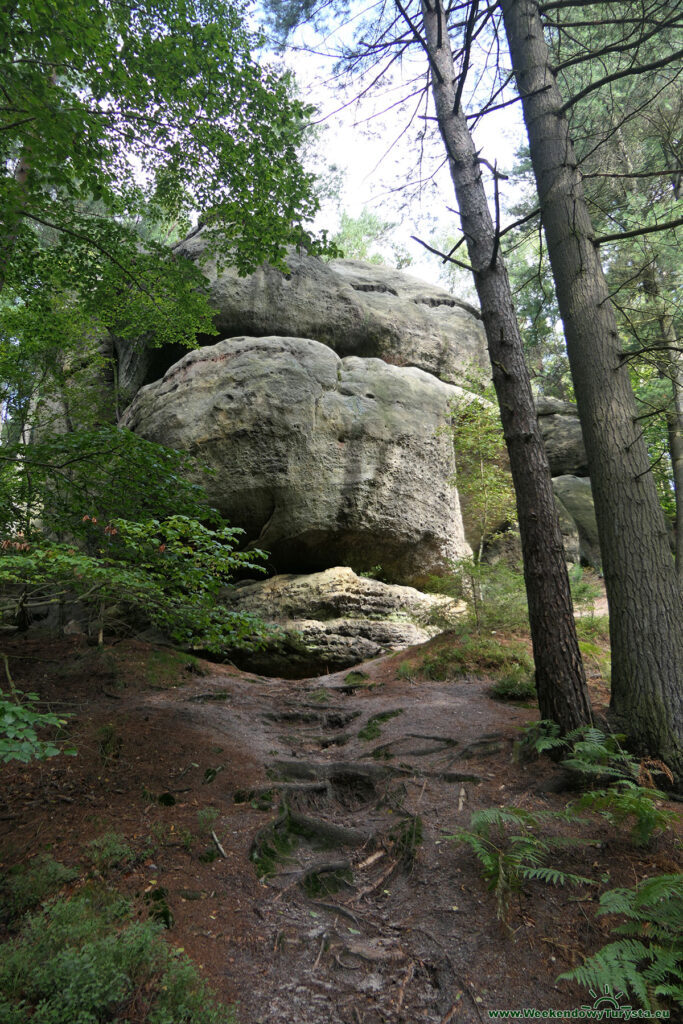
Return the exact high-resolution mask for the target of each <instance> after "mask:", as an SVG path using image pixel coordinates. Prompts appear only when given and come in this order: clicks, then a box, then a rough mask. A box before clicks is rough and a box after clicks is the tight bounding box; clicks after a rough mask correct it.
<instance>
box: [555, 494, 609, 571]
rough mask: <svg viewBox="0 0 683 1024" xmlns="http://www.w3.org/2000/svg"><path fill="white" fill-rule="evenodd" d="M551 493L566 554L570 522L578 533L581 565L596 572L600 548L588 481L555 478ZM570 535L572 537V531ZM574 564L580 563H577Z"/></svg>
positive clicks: (598, 564)
mask: <svg viewBox="0 0 683 1024" xmlns="http://www.w3.org/2000/svg"><path fill="white" fill-rule="evenodd" d="M553 490H554V492H555V500H556V501H557V503H558V506H559V508H560V521H561V523H562V524H563V525H562V533H563V536H564V538H565V550H566V549H567V536H566V533H567V532H570V523H569V521H570V520H571V522H573V524H574V527H575V530H576V532H577V533H578V541H579V554H580V560H581V562H583V563H584V564H585V565H592V566H594V567H595V568H598V567H599V566H600V546H599V543H598V526H597V523H596V521H595V507H594V505H593V493H592V491H591V482H590V480H589V479H588V478H587V477H578V476H571V475H567V476H558V477H555V478H554V479H553ZM571 532H572V533H573V531H571ZM572 544H573V545H574V546H575V544H576V542H575V541H573V542H572ZM574 560H575V561H579V559H574Z"/></svg>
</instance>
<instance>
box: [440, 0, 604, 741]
mask: <svg viewBox="0 0 683 1024" xmlns="http://www.w3.org/2000/svg"><path fill="white" fill-rule="evenodd" d="M422 16H423V22H424V33H425V43H426V48H427V52H428V54H429V59H430V73H431V82H432V92H433V97H434V103H435V107H436V112H437V118H438V122H439V128H440V130H441V135H442V137H443V140H444V143H445V146H446V150H447V153H448V157H449V165H450V170H451V177H452V179H453V184H454V187H455V192H456V197H457V201H458V206H459V208H460V217H461V222H462V230H463V234H464V235H465V238H466V240H467V248H468V252H469V257H470V261H471V265H472V267H473V270H474V281H475V284H476V288H477V293H478V295H479V301H480V303H481V309H482V317H483V322H484V327H485V329H486V337H487V341H488V349H489V355H490V358H491V365H492V369H493V381H494V385H495V388H496V394H497V396H498V403H499V405H500V414H501V420H502V423H503V430H504V434H505V441H506V444H507V449H508V454H509V458H510V468H511V471H512V479H513V482H514V486H515V493H516V497H517V510H518V515H519V528H520V534H521V540H522V553H523V557H524V576H525V581H526V590H527V600H528V605H529V620H530V625H531V637H532V643H533V649H534V662H535V666H536V689H537V693H538V701H539V706H540V710H541V715H542V716H543V718H550V719H553V720H554V721H556V722H558V723H559V724H560V726H561V727H562V729H563V730H564V731H569V730H571V729H574V728H576V727H578V726H580V725H583V724H586V723H589V722H590V721H591V708H590V701H589V697H588V690H587V687H586V679H585V674H584V669H583V663H582V660H581V653H580V651H579V646H578V641H577V637H576V628H575V622H574V613H573V607H572V600H571V593H570V589H569V579H568V575H567V566H566V562H565V555H564V548H563V546H562V536H561V533H560V525H559V518H558V513H557V508H556V506H555V501H554V497H553V490H552V481H551V476H550V467H549V464H548V457H547V455H546V451H545V447H544V445H543V440H542V438H541V433H540V430H539V426H538V418H537V416H536V409H535V406H534V401H533V396H532V393H531V385H530V382H529V375H528V372H527V368H526V364H525V362H524V355H523V349H522V341H521V338H520V334H519V328H518V325H517V318H516V315H515V310H514V305H513V302H512V295H511V292H510V285H509V281H508V276H507V272H506V270H505V267H504V265H503V262H502V260H501V257H500V254H499V253H498V254H496V250H497V244H496V232H495V227H494V224H493V221H492V218H491V214H490V211H489V206H488V201H487V197H486V192H485V190H484V184H483V181H482V172H481V163H480V162H479V159H478V157H477V153H476V150H475V147H474V142H473V141H472V137H471V135H470V132H469V129H468V127H467V122H466V120H465V117H464V115H463V112H462V109H461V108H460V106H459V104H458V103H457V85H456V81H455V71H454V65H453V55H452V51H451V46H450V41H449V38H448V32H447V16H446V14H445V12H444V10H443V8H442V7H441V2H440V0H433V6H430V5H429V3H428V0H422ZM456 107H457V109H456Z"/></svg>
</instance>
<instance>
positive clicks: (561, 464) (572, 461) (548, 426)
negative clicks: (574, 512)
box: [536, 397, 588, 476]
mask: <svg viewBox="0 0 683 1024" xmlns="http://www.w3.org/2000/svg"><path fill="white" fill-rule="evenodd" d="M536 412H537V413H538V424H539V426H540V428H541V434H542V435H543V442H544V444H545V448H546V451H547V453H548V460H549V462H550V472H551V473H552V475H553V476H566V475H571V476H588V459H587V457H586V449H585V447H584V444H583V435H582V433H581V424H580V422H579V414H578V411H577V408H576V406H575V405H572V403H571V402H562V401H560V399H559V398H545V397H541V398H537V399H536Z"/></svg>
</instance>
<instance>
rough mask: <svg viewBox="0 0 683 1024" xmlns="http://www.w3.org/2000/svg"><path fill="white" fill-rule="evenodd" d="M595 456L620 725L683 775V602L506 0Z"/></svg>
mask: <svg viewBox="0 0 683 1024" xmlns="http://www.w3.org/2000/svg"><path fill="white" fill-rule="evenodd" d="M500 7H501V9H502V12H503V17H504V23H505V30H506V34H507V38H508V44H509V47H510V53H511V57H512V65H513V68H514V71H515V76H516V80H517V86H518V88H519V92H520V95H521V97H522V103H523V110H524V119H525V122H526V127H527V132H528V136H529V146H530V152H531V159H532V163H533V168H534V173H535V176H536V183H537V188H538V195H539V200H540V206H541V215H542V219H543V226H544V230H545V236H546V241H547V245H548V253H549V256H550V261H551V265H552V270H553V276H554V279H555V288H556V292H557V299H558V304H559V308H560V313H561V316H562V320H563V322H564V329H565V336H566V341H567V353H568V356H569V363H570V367H571V372H572V378H573V381H574V390H575V394H576V402H577V406H578V410H579V416H580V419H581V427H582V430H583V437H584V441H585V445H586V452H587V455H588V465H589V471H590V477H591V483H592V487H593V496H594V500H595V513H596V518H597V522H598V531H599V537H600V549H601V553H602V561H603V567H604V572H605V586H606V589H607V597H608V601H609V609H610V634H611V643H612V703H611V714H612V717H613V719H614V721H615V724H616V725H617V726H618V727H619V728H620V729H623V731H624V732H626V733H627V734H628V735H629V736H630V738H631V741H632V743H633V745H634V746H635V748H636V749H637V750H638V751H640V752H641V753H649V754H651V755H656V756H658V757H660V758H662V760H663V761H665V762H666V763H667V764H668V765H669V767H670V768H671V769H672V771H673V772H674V773H675V774H676V776H677V778H678V780H679V781H680V780H681V779H683V693H682V687H681V683H682V682H683V602H682V601H681V591H680V588H679V584H678V581H677V578H676V572H675V567H674V562H673V559H672V556H671V551H670V549H669V543H668V537H667V531H666V524H665V520H664V515H663V512H662V509H661V507H660V505H659V501H658V499H657V493H656V489H655V483H654V479H653V476H652V472H651V470H650V465H649V461H648V455H647V450H646V447H645V443H644V440H643V438H642V434H641V427H640V425H639V423H638V421H637V418H636V417H637V411H636V405H635V399H634V396H633V392H632V389H631V383H630V379H629V373H628V368H627V366H626V364H625V362H624V361H623V360H621V359H620V343H619V338H618V333H617V324H616V319H615V315H614V310H613V308H612V304H611V302H610V298H609V292H608V288H607V284H606V281H605V277H604V274H603V271H602V266H601V263H600V259H599V254H598V250H597V248H596V246H595V245H594V244H593V241H592V239H593V237H594V233H593V228H592V224H591V220H590V216H589V213H588V209H587V206H586V203H585V200H584V195H583V188H582V183H581V175H580V172H579V170H578V167H577V161H576V157H575V154H574V149H573V146H572V142H571V138H570V135H569V125H568V122H567V118H566V117H565V115H564V112H563V99H562V96H561V94H560V91H559V89H558V86H557V83H556V81H555V77H554V75H553V72H552V70H551V66H550V63H549V53H548V49H547V46H546V43H545V39H544V37H543V29H542V25H541V20H540V17H539V12H538V5H537V3H536V2H535V0H500Z"/></svg>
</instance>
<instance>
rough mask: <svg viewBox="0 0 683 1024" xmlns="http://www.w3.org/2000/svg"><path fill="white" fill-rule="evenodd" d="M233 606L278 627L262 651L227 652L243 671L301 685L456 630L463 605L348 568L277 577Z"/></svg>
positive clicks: (235, 598)
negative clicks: (451, 628)
mask: <svg viewBox="0 0 683 1024" xmlns="http://www.w3.org/2000/svg"><path fill="white" fill-rule="evenodd" d="M224 600H225V604H226V605H227V607H228V608H230V609H234V610H235V611H240V612H246V613H249V614H251V615H257V616H259V618H262V619H264V620H265V621H266V622H269V623H272V624H273V625H275V626H277V627H278V633H277V634H275V635H274V636H273V639H272V640H271V642H270V643H269V644H268V646H267V647H266V648H265V649H264V650H262V651H249V652H244V651H230V652H228V656H229V657H230V659H231V660H232V661H234V662H235V663H236V664H237V665H238V666H239V667H240V668H242V669H245V670H248V671H251V672H260V673H263V674H265V675H274V676H283V677H285V678H289V679H300V678H304V677H306V676H313V675H320V674H321V673H323V672H336V671H340V670H341V669H344V668H350V667H351V666H353V665H358V664H359V663H360V662H361V661H366V660H367V659H368V658H375V657H377V656H378V655H380V654H384V653H386V652H387V651H400V650H403V649H404V648H406V647H410V646H412V645H414V644H419V643H424V642H425V641H426V640H429V639H430V638H431V637H433V636H435V635H436V634H437V633H439V632H441V631H442V630H443V629H446V628H448V627H449V626H451V625H453V623H454V622H455V621H456V619H457V618H458V617H459V616H460V615H461V614H462V612H463V611H464V608H465V606H464V604H463V603H462V602H458V601H454V600H453V599H452V598H449V597H444V596H442V595H437V594H422V593H420V591H419V590H414V589H413V587H400V586H395V585H392V584H389V583H380V582H379V581H378V580H374V579H367V578H365V577H361V576H357V575H356V574H355V573H354V572H353V571H352V570H351V569H349V568H348V567H346V566H341V567H340V566H337V567H335V568H332V569H328V570H326V571H325V572H319V573H314V574H312V575H308V576H294V575H284V576H273V577H272V578H271V579H268V580H263V581H259V582H256V583H245V584H241V585H239V586H237V587H235V588H234V589H232V590H230V591H228V592H227V594H226V595H225V597H224Z"/></svg>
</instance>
